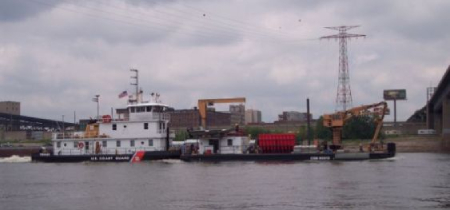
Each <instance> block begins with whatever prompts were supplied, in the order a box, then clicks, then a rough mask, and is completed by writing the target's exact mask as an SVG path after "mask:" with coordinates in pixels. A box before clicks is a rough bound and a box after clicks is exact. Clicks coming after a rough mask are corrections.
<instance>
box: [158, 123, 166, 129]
mask: <svg viewBox="0 0 450 210" xmlns="http://www.w3.org/2000/svg"><path fill="white" fill-rule="evenodd" d="M164 129H166V123H164V122H160V123H159V130H164Z"/></svg>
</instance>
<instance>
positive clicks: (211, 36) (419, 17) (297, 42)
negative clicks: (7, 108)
mask: <svg viewBox="0 0 450 210" xmlns="http://www.w3.org/2000/svg"><path fill="white" fill-rule="evenodd" d="M45 2H47V3H48V2H52V1H45ZM0 4H1V5H0V6H1V7H0V8H2V9H1V10H2V11H0V27H1V28H2V31H1V32H0V96H2V98H1V100H17V101H21V102H22V110H23V112H24V114H27V115H32V116H37V117H45V118H52V119H56V118H58V119H59V118H60V117H61V115H63V114H64V115H65V116H71V115H72V114H73V111H76V112H77V115H78V116H79V117H83V118H86V117H89V116H94V114H95V104H94V103H92V102H91V98H92V97H93V96H94V95H95V94H100V95H101V111H102V112H103V113H109V112H110V109H111V107H116V108H117V107H121V106H124V105H125V101H124V100H119V99H118V98H117V94H118V93H119V92H121V91H123V90H129V91H131V90H132V88H131V87H130V86H129V82H130V80H129V77H130V75H131V74H130V72H129V70H128V69H130V68H137V69H139V70H140V73H141V74H140V77H141V84H142V87H143V88H144V90H146V91H147V93H150V92H152V91H156V92H160V93H161V94H162V96H163V97H162V99H163V101H164V102H166V103H168V104H171V105H173V106H175V107H176V108H191V107H193V106H196V102H197V99H200V98H210V97H213V98H218V97H234V96H244V97H247V101H248V102H247V106H248V107H251V108H255V109H261V110H262V111H263V118H264V120H265V121H273V120H275V119H276V117H277V114H279V113H281V112H282V111H287V110H297V111H306V105H305V100H306V98H307V97H309V98H310V99H311V102H312V105H313V107H312V111H313V114H314V116H315V117H318V116H319V115H321V114H323V113H327V112H332V111H334V101H335V96H336V87H337V73H338V69H337V68H338V65H337V64H338V43H337V42H336V41H333V40H330V41H326V40H322V41H319V40H317V39H316V40H311V39H310V38H319V37H320V36H324V35H330V34H333V33H336V31H331V30H327V29H324V28H323V27H324V26H334V25H343V24H348V25H354V24H360V25H361V27H360V28H357V29H353V30H351V31H349V32H351V33H361V34H366V35H367V38H366V39H358V40H352V41H350V42H349V45H348V50H349V64H350V77H351V87H352V94H353V105H361V104H368V103H374V102H378V101H380V100H382V91H383V90H384V89H390V88H406V89H407V92H408V100H407V101H404V102H401V103H399V104H398V105H399V110H398V115H399V119H401V120H404V119H406V118H407V117H409V115H411V114H412V113H413V112H414V111H415V110H416V109H419V108H421V107H422V106H423V105H424V104H425V97H426V96H425V88H426V87H427V86H429V85H430V82H431V83H432V84H433V83H434V85H436V84H437V82H438V81H439V79H440V77H441V76H442V74H443V72H444V71H445V69H446V68H447V66H448V63H449V62H450V59H449V58H448V54H449V51H448V49H450V38H449V36H448V34H449V33H448V30H449V29H447V28H446V27H445V26H446V25H448V24H449V23H450V20H449V17H448V16H447V15H446V13H445V12H446V11H447V10H448V9H449V8H450V5H449V4H448V3H446V2H445V1H444V2H442V1H414V2H413V3H410V1H396V2H392V1H370V2H368V1H346V2H342V1H326V2H325V1H237V0H236V1H187V2H186V1H132V2H130V1H121V0H117V1H102V0H96V1H62V2H59V1H58V2H55V3H48V4H47V5H45V4H39V3H36V2H34V1H32V0H29V1H2V2H0ZM3 10H4V11H8V12H3ZM13 11H14V12H13ZM203 14H205V15H203ZM390 119H392V116H390V117H388V120H390Z"/></svg>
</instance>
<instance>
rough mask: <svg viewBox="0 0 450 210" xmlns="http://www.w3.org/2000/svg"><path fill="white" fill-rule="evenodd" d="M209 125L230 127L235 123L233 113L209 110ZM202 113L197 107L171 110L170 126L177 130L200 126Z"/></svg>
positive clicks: (207, 119)
mask: <svg viewBox="0 0 450 210" xmlns="http://www.w3.org/2000/svg"><path fill="white" fill-rule="evenodd" d="M206 114H207V118H206V122H207V125H208V127H230V126H232V125H234V122H233V120H232V114H231V113H226V112H216V111H214V110H212V109H209V110H207V112H206ZM200 123H201V121H200V113H199V111H198V110H197V109H181V110H175V111H172V112H170V126H171V128H172V129H175V130H184V129H187V128H198V127H200Z"/></svg>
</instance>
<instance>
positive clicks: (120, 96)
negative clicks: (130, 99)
mask: <svg viewBox="0 0 450 210" xmlns="http://www.w3.org/2000/svg"><path fill="white" fill-rule="evenodd" d="M127 95H128V93H127V91H126V90H124V91H123V92H121V93H120V94H119V98H123V97H125V96H127Z"/></svg>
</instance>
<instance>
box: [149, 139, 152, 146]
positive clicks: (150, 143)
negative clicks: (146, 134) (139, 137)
mask: <svg viewBox="0 0 450 210" xmlns="http://www.w3.org/2000/svg"><path fill="white" fill-rule="evenodd" d="M148 146H151V147H152V146H153V139H149V140H148Z"/></svg>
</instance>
